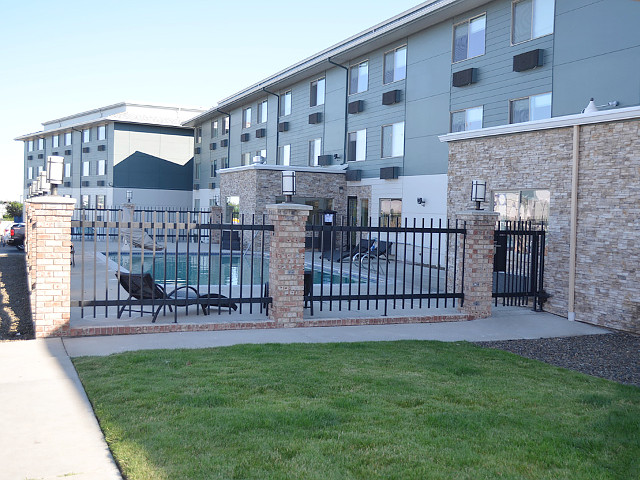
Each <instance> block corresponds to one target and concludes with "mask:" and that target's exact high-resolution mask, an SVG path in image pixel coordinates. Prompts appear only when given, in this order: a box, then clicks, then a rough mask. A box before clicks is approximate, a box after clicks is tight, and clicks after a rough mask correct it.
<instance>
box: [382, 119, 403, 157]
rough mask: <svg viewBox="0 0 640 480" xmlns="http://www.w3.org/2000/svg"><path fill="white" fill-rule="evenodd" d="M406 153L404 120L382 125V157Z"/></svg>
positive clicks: (399, 155)
mask: <svg viewBox="0 0 640 480" xmlns="http://www.w3.org/2000/svg"><path fill="white" fill-rule="evenodd" d="M403 155H404V122H400V123H394V124H393V125H385V126H383V127H382V158H389V157H401V156H403Z"/></svg>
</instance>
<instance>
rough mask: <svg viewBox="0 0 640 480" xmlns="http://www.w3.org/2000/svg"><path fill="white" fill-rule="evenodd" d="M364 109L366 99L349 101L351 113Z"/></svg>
mask: <svg viewBox="0 0 640 480" xmlns="http://www.w3.org/2000/svg"><path fill="white" fill-rule="evenodd" d="M363 110H364V101H362V100H356V101H355V102H349V113H360V112H362V111H363Z"/></svg>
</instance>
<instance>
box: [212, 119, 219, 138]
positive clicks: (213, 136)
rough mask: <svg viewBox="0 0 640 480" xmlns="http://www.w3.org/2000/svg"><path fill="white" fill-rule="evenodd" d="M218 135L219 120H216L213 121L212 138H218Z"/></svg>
mask: <svg viewBox="0 0 640 480" xmlns="http://www.w3.org/2000/svg"><path fill="white" fill-rule="evenodd" d="M217 136H218V120H214V121H213V122H211V138H216V137H217Z"/></svg>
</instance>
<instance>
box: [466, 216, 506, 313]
mask: <svg viewBox="0 0 640 480" xmlns="http://www.w3.org/2000/svg"><path fill="white" fill-rule="evenodd" d="M457 218H458V220H460V222H461V223H464V222H466V228H467V238H466V246H465V254H464V259H463V258H462V254H461V252H460V253H459V254H458V262H459V263H460V262H461V261H463V260H464V290H463V293H464V304H463V306H462V307H459V309H460V311H461V312H463V313H467V314H469V315H472V316H473V317H474V318H486V317H490V316H491V303H492V297H491V293H492V291H493V254H494V247H493V232H494V230H495V228H496V222H497V221H498V214H497V213H495V212H488V211H485V210H471V211H468V212H462V213H459V214H458V215H457ZM460 248H462V247H460ZM457 271H458V272H460V274H459V275H458V279H457V285H456V288H457V289H460V288H461V287H462V285H461V282H462V280H463V278H462V274H461V272H462V269H461V265H458V268H457Z"/></svg>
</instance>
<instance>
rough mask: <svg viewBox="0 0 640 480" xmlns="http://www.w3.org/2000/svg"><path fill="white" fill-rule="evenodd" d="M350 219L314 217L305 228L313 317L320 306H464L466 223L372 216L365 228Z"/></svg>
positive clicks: (308, 295)
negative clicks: (394, 223) (398, 221)
mask: <svg viewBox="0 0 640 480" xmlns="http://www.w3.org/2000/svg"><path fill="white" fill-rule="evenodd" d="M329 218H331V217H329ZM348 220H349V219H348V218H346V217H334V218H333V219H332V221H331V222H326V223H325V221H324V219H323V216H315V217H314V218H313V219H312V221H311V222H310V224H308V225H307V227H306V230H307V264H306V270H305V295H304V299H305V305H306V306H308V307H309V308H310V309H311V314H312V315H313V314H314V309H316V308H318V309H319V310H320V311H322V310H323V309H324V308H327V309H329V310H333V309H334V308H335V309H337V310H339V311H341V310H343V309H346V310H352V309H357V310H361V309H367V310H368V309H371V308H375V309H378V308H382V309H383V313H382V314H383V315H387V314H388V309H389V307H391V308H394V309H395V308H398V307H400V308H407V307H408V308H416V307H418V308H422V307H423V306H426V307H428V308H431V307H436V308H437V307H441V306H442V307H445V308H446V307H449V306H450V307H455V306H456V303H457V302H460V304H461V305H462V302H463V300H464V295H463V288H464V286H463V283H462V278H463V276H464V262H459V261H458V256H459V255H464V242H465V235H466V230H465V228H464V226H463V225H459V224H458V222H455V223H454V224H452V223H451V222H450V221H446V222H443V221H442V220H439V221H438V222H437V223H436V224H434V221H433V219H432V220H431V221H430V222H429V223H428V224H427V225H425V221H424V220H422V221H421V223H420V224H419V225H418V224H417V222H416V220H415V219H414V221H413V222H412V224H409V223H408V222H407V221H406V219H405V224H404V226H402V225H398V226H388V224H387V225H372V223H371V219H369V220H368V222H367V225H364V226H362V225H350V224H349V221H348ZM376 223H378V222H376ZM379 223H386V222H379ZM459 265H460V267H459Z"/></svg>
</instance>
